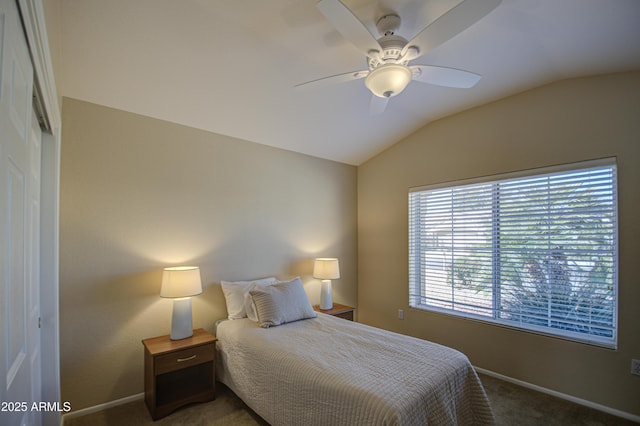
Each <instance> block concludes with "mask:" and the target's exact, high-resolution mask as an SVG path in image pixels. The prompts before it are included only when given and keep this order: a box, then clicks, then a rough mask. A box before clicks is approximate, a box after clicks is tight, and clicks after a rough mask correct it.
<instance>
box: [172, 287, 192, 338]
mask: <svg viewBox="0 0 640 426" xmlns="http://www.w3.org/2000/svg"><path fill="white" fill-rule="evenodd" d="M191 318H192V317H191V298H190V297H181V298H178V299H173V313H172V315H171V340H180V339H186V338H187V337H191V336H193V323H192V322H191Z"/></svg>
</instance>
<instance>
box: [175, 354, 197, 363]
mask: <svg viewBox="0 0 640 426" xmlns="http://www.w3.org/2000/svg"><path fill="white" fill-rule="evenodd" d="M197 356H198V355H191V356H190V357H187V358H178V362H185V361H191V360H192V359H196V357H197Z"/></svg>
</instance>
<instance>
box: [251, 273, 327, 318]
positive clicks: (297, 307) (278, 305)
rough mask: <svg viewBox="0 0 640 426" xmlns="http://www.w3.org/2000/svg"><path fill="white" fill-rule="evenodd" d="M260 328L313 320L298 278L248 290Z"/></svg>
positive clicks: (314, 314) (309, 304)
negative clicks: (308, 319)
mask: <svg viewBox="0 0 640 426" xmlns="http://www.w3.org/2000/svg"><path fill="white" fill-rule="evenodd" d="M249 295H250V297H251V300H252V301H253V305H254V308H255V313H256V317H257V320H258V324H259V325H260V327H264V328H268V327H272V326H276V325H280V324H285V323H288V322H293V321H298V320H303V319H307V318H315V317H316V316H317V314H316V312H315V311H314V310H313V307H312V306H311V303H310V302H309V298H308V297H307V293H306V292H305V291H304V288H303V287H302V281H301V280H300V277H297V278H294V279H293V280H291V281H282V282H278V283H276V284H272V285H269V286H263V287H260V286H253V287H252V288H251V290H249Z"/></svg>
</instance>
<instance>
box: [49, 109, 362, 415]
mask: <svg viewBox="0 0 640 426" xmlns="http://www.w3.org/2000/svg"><path fill="white" fill-rule="evenodd" d="M247 125H251V123H247ZM63 128H64V132H63V141H62V172H61V202H60V205H61V211H60V337H61V341H60V346H61V348H60V352H61V380H62V400H64V401H70V402H71V404H72V407H73V409H74V410H77V409H81V408H84V407H88V406H93V405H97V404H101V403H105V402H109V401H113V400H116V399H119V398H123V397H127V396H130V395H134V394H137V393H140V392H142V391H143V349H142V344H141V342H140V341H141V339H143V338H147V337H152V336H157V335H161V334H167V333H168V332H169V331H170V317H171V301H170V300H167V299H161V298H160V297H159V291H160V278H161V270H162V268H163V267H165V266H170V265H184V264H196V265H199V266H200V268H201V273H202V280H203V285H204V287H205V288H204V293H203V294H201V295H199V296H196V297H194V299H193V311H194V312H193V315H194V327H204V328H206V329H208V330H213V325H214V322H215V321H216V320H218V319H220V318H223V317H225V316H226V308H225V303H224V297H223V295H222V292H221V290H220V285H219V282H220V280H236V279H250V278H258V277H263V276H269V275H275V276H277V277H280V278H287V277H292V276H297V275H299V276H301V277H302V279H303V282H304V283H305V288H306V290H307V292H308V294H309V297H310V300H311V302H312V303H318V301H319V292H320V288H319V282H318V281H317V280H314V279H312V278H311V276H310V275H311V271H312V259H313V258H314V257H316V256H336V257H338V258H340V266H341V277H342V278H341V279H340V280H336V281H335V282H334V286H333V288H334V300H335V301H337V302H342V303H346V304H351V305H354V304H355V303H356V298H357V296H356V291H357V289H356V280H357V276H356V270H357V264H356V255H357V249H356V243H357V241H356V168H355V167H353V166H348V165H345V164H340V163H336V162H331V161H326V160H321V159H317V158H313V157H309V156H305V155H301V154H296V153H292V152H289V151H284V150H279V149H275V148H271V147H267V146H262V145H257V144H253V143H249V142H246V141H241V140H237V139H233V138H230V137H226V136H221V135H217V134H212V133H207V132H204V131H199V130H196V129H192V128H187V127H183V126H179V125H176V124H172V123H168V122H163V121H159V120H154V119H151V118H147V117H142V116H138V115H135V114H131V113H127V112H123V111H119V110H114V109H110V108H106V107H102V106H97V105H93V104H89V103H85V102H81V101H77V100H73V99H69V98H65V99H64V101H63Z"/></svg>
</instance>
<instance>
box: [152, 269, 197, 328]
mask: <svg viewBox="0 0 640 426" xmlns="http://www.w3.org/2000/svg"><path fill="white" fill-rule="evenodd" d="M200 293H202V281H201V280H200V268H198V267H197V266H177V267H172V268H164V270H163V271H162V287H161V288H160V297H169V298H173V313H172V315H171V340H180V339H186V338H187V337H191V336H193V322H192V317H191V296H195V295H197V294H200Z"/></svg>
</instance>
